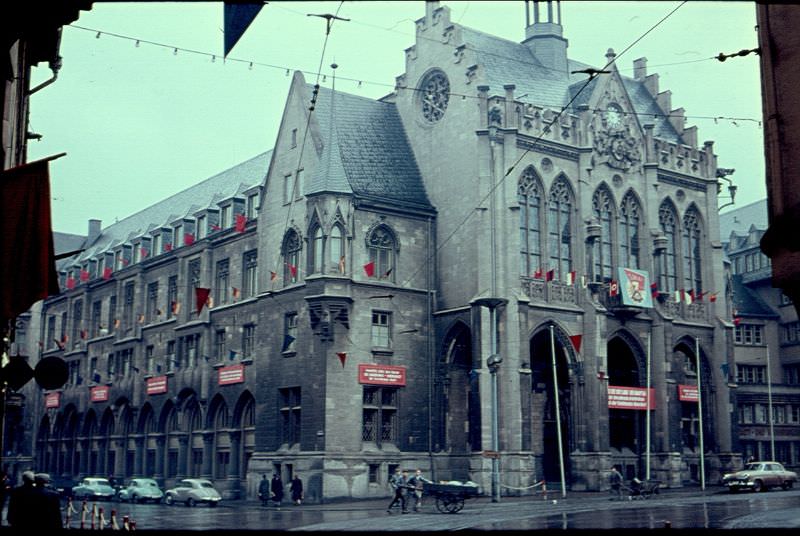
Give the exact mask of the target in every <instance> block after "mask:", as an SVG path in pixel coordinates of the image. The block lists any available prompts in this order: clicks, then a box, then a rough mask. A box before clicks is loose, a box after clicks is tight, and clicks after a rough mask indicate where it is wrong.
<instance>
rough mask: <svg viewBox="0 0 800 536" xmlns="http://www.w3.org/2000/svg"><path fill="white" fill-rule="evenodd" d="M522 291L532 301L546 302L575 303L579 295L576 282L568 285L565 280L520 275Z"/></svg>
mask: <svg viewBox="0 0 800 536" xmlns="http://www.w3.org/2000/svg"><path fill="white" fill-rule="evenodd" d="M520 285H521V286H522V292H524V293H525V295H526V296H527V297H529V298H530V299H531V301H537V302H546V303H565V304H570V305H575V304H576V303H577V299H578V295H577V292H576V290H575V284H572V285H567V284H566V283H565V282H563V281H545V280H544V279H534V278H532V277H527V276H522V277H520Z"/></svg>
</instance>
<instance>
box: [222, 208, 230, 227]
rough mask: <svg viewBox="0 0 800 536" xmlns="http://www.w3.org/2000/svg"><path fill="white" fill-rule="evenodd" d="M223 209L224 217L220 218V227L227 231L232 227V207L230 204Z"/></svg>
mask: <svg viewBox="0 0 800 536" xmlns="http://www.w3.org/2000/svg"><path fill="white" fill-rule="evenodd" d="M221 208H222V215H221V218H220V226H221V227H222V228H223V229H227V228H229V227H230V226H231V214H232V212H231V206H230V204H228V205H225V206H224V207H221Z"/></svg>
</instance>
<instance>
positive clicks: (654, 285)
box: [650, 281, 658, 298]
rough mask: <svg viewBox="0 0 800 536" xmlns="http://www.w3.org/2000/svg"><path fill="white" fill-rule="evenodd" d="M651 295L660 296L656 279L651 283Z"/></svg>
mask: <svg viewBox="0 0 800 536" xmlns="http://www.w3.org/2000/svg"><path fill="white" fill-rule="evenodd" d="M650 295H651V296H653V297H654V298H657V297H658V283H656V282H655V281H653V282H652V283H650Z"/></svg>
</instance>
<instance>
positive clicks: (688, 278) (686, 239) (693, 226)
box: [682, 208, 703, 292]
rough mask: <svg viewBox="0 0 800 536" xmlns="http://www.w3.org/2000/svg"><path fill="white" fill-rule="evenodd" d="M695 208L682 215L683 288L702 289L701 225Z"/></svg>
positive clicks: (696, 290)
mask: <svg viewBox="0 0 800 536" xmlns="http://www.w3.org/2000/svg"><path fill="white" fill-rule="evenodd" d="M699 220H700V217H699V215H698V213H697V210H695V209H694V208H690V209H689V210H688V211H687V212H686V214H685V215H684V217H683V241H682V245H683V281H684V288H686V289H687V290H688V289H694V291H695V292H702V291H703V273H702V269H701V264H700V257H701V255H700V247H701V246H700V238H701V234H702V233H701V226H700V221H699Z"/></svg>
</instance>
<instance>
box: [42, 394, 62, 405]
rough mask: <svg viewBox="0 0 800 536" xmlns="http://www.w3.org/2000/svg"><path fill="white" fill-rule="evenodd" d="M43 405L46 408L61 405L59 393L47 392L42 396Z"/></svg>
mask: <svg viewBox="0 0 800 536" xmlns="http://www.w3.org/2000/svg"><path fill="white" fill-rule="evenodd" d="M44 407H46V408H58V407H61V393H60V392H55V393H47V394H46V395H45V396H44Z"/></svg>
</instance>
